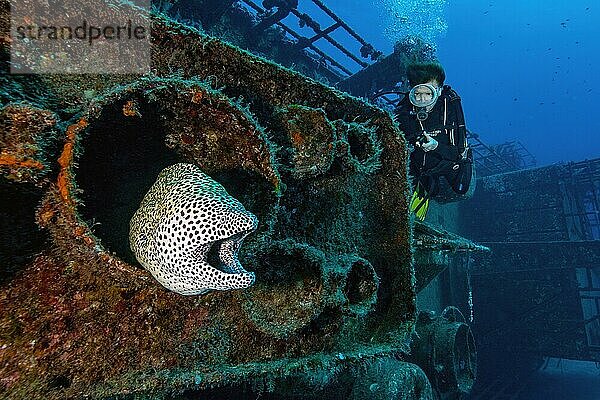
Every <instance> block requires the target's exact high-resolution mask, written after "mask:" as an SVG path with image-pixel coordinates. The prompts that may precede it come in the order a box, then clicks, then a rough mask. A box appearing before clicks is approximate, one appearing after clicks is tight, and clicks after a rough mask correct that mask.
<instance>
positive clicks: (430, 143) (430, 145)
mask: <svg viewBox="0 0 600 400" xmlns="http://www.w3.org/2000/svg"><path fill="white" fill-rule="evenodd" d="M423 135H425V137H426V138H427V141H426V142H425V143H421V149H423V151H424V152H426V153H427V152H428V151H432V150H435V149H437V147H438V142H437V140H435V139H434V138H432V137H431V136H429V134H428V133H427V132H425V133H423Z"/></svg>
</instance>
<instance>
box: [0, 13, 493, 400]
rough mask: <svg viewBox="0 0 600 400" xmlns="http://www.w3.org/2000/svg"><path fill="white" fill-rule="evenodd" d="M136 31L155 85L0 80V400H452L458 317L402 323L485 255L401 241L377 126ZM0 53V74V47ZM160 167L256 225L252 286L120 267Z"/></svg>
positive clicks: (169, 28)
mask: <svg viewBox="0 0 600 400" xmlns="http://www.w3.org/2000/svg"><path fill="white" fill-rule="evenodd" d="M7 5H8V3H7V2H3V3H2V15H0V19H1V20H2V21H8V18H9V17H8V6H7ZM72 7H74V8H77V7H78V5H77V2H73V3H72ZM120 7H123V6H120ZM115 10H116V11H114V12H116V13H118V12H119V8H118V7H115ZM149 17H150V18H151V19H152V22H153V25H152V26H153V28H152V29H153V31H152V48H151V50H152V61H153V74H151V75H146V76H126V75H121V76H93V75H92V76H76V75H36V76H19V75H14V76H11V75H4V76H3V77H2V81H3V90H2V92H1V93H0V99H1V100H2V109H1V110H0V125H1V126H2V134H1V135H2V136H0V146H1V148H0V149H1V152H0V171H1V173H2V175H1V176H2V180H1V181H0V185H1V186H2V201H1V207H2V209H1V210H0V222H1V223H2V235H4V236H3V239H6V240H4V241H3V243H2V246H6V248H3V249H2V250H3V251H2V261H3V269H2V271H1V273H2V276H1V279H0V282H1V284H2V290H1V292H0V305H1V306H0V393H2V395H3V396H6V397H9V398H40V399H42V398H43V399H49V398H65V397H68V398H80V397H89V398H115V397H119V398H140V397H144V396H147V397H156V396H163V397H174V396H178V395H182V394H186V395H190V396H191V395H193V394H200V395H209V394H211V393H213V394H215V393H221V394H224V393H229V394H231V393H235V394H236V396H242V395H248V394H249V393H250V394H251V393H267V394H269V395H270V396H273V397H277V398H286V396H294V395H295V394H297V393H298V392H299V391H302V392H306V390H307V389H309V388H310V390H311V392H313V393H314V396H315V398H320V397H322V396H323V393H327V394H328V396H329V397H331V398H336V396H337V398H357V399H359V398H360V399H364V398H373V399H383V398H403V399H423V400H424V399H433V398H435V397H434V396H438V397H439V396H442V397H443V396H447V397H450V396H454V395H456V394H459V393H467V392H468V391H469V390H470V389H471V387H472V385H473V381H474V378H475V374H476V353H475V348H474V338H473V336H472V334H471V331H470V328H469V326H468V324H467V323H466V322H467V321H465V320H464V319H461V318H459V317H457V315H456V314H455V313H452V312H447V313H444V314H442V315H434V314H428V313H424V314H419V315H417V308H416V294H417V292H418V291H420V290H421V289H422V288H424V287H425V286H426V285H427V283H428V282H430V281H431V280H432V279H433V278H434V277H435V276H436V275H438V274H439V273H440V272H441V271H443V270H444V269H446V268H447V266H448V265H449V264H450V263H451V262H452V260H453V259H454V258H456V257H462V256H463V255H464V254H470V252H479V251H485V250H486V249H485V248H484V247H482V246H479V245H476V244H474V243H472V242H470V241H468V240H465V239H464V238H461V237H459V236H456V235H452V234H449V233H447V232H445V231H443V230H441V229H437V228H434V227H432V226H429V225H425V224H419V225H417V226H416V227H414V230H413V222H412V221H411V219H410V216H409V213H408V207H407V201H408V194H409V193H410V184H409V181H408V179H407V173H406V171H407V168H406V154H407V149H406V143H405V140H404V137H403V135H402V133H401V132H400V131H399V130H398V128H397V126H396V125H395V123H394V122H393V121H392V119H391V117H390V114H388V113H387V112H385V111H383V110H381V109H379V108H377V107H374V106H373V105H371V104H369V103H367V102H365V101H363V100H361V99H358V98H356V97H352V96H351V95H348V94H347V93H344V92H341V91H339V90H336V89H332V88H330V87H328V86H326V85H324V84H322V83H319V82H317V81H315V80H313V79H310V78H307V77H305V76H304V75H301V74H300V73H298V72H295V71H292V70H290V69H286V68H285V67H282V66H280V65H278V64H275V63H273V62H271V61H268V60H266V59H264V58H260V57H257V56H255V55H252V54H250V53H248V52H245V51H243V50H241V49H240V48H238V47H235V46H233V45H231V44H228V43H225V42H223V41H221V40H219V39H216V38H214V37H211V36H207V35H205V34H202V33H200V32H199V31H198V30H196V29H193V28H190V27H188V26H186V25H184V24H181V23H179V22H176V21H174V20H172V19H170V18H167V17H165V16H164V15H163V14H160V13H155V12H153V13H151V14H150V15H149ZM215 18H216V17H215ZM3 26H6V25H3ZM2 57H3V58H2V62H3V63H4V67H6V65H7V63H8V58H7V57H8V50H7V43H6V42H4V43H3V47H2ZM174 71H175V72H174ZM177 162H188V163H193V164H195V165H197V166H198V167H200V168H201V169H202V171H204V172H205V173H206V174H208V175H210V176H211V177H212V178H213V179H214V180H216V181H217V182H219V183H220V184H222V185H223V186H224V187H225V188H226V189H227V192H228V193H230V194H231V195H232V196H234V197H235V198H236V199H238V200H239V201H240V202H241V203H242V204H243V205H244V206H245V207H246V209H248V210H249V211H250V212H252V213H253V214H254V215H256V216H257V217H258V220H259V223H258V229H257V231H256V232H254V233H253V234H252V235H250V236H248V237H247V238H246V240H245V243H244V246H243V247H242V249H241V252H240V259H241V261H242V263H243V264H244V265H245V266H246V268H247V269H248V270H250V271H253V272H255V273H256V276H257V281H256V283H255V284H254V286H252V287H251V288H249V289H246V290H240V291H231V292H211V293H208V294H205V295H202V296H195V297H184V296H180V295H177V294H175V293H172V292H168V291H166V290H165V289H163V288H162V287H161V286H160V285H159V284H158V283H157V282H155V281H154V280H153V278H152V277H151V276H150V274H149V273H148V272H147V271H145V270H143V269H142V268H141V267H140V266H139V264H138V263H137V262H136V261H135V258H134V257H133V254H132V253H131V250H130V249H129V244H128V241H127V237H128V229H129V220H130V219H131V216H132V215H133V213H134V212H135V210H136V209H137V207H138V206H139V203H140V201H141V199H142V197H143V196H144V194H145V193H146V192H147V190H148V188H149V187H150V186H151V185H152V183H153V182H154V181H155V180H156V176H157V175H158V173H159V171H160V170H162V169H163V168H164V167H166V166H169V165H172V164H174V163H177ZM16 203H19V207H17V205H16ZM17 209H18V210H20V211H18V212H17V211H16V210H17ZM5 227H6V228H5ZM38 227H41V228H42V229H41V230H40V229H38ZM24 238H27V239H26V240H24ZM415 271H416V272H415ZM434 393H437V395H436V394H434ZM398 396H401V397H398Z"/></svg>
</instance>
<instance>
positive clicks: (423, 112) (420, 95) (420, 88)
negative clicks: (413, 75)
mask: <svg viewBox="0 0 600 400" xmlns="http://www.w3.org/2000/svg"><path fill="white" fill-rule="evenodd" d="M441 92H442V89H441V88H439V89H438V88H436V87H435V86H433V85H432V84H430V83H421V84H419V85H416V86H415V87H413V88H412V89H411V90H410V92H409V93H408V99H409V100H410V102H411V103H412V104H413V105H414V106H415V107H416V108H417V110H416V115H417V119H418V120H419V121H424V120H426V119H427V117H428V116H429V109H430V107H432V106H433V105H434V104H435V102H436V101H437V99H438V97H440V93H441Z"/></svg>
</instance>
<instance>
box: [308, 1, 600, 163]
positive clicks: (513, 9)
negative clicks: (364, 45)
mask: <svg viewBox="0 0 600 400" xmlns="http://www.w3.org/2000/svg"><path fill="white" fill-rule="evenodd" d="M307 3H310V1H308V0H304V1H302V0H301V1H300V6H301V7H300V8H302V6H303V4H304V5H305V7H308V6H306V4H307ZM325 4H327V5H328V6H329V7H330V8H331V9H332V10H334V11H335V12H336V13H338V15H340V16H341V17H342V18H344V19H345V20H346V21H347V22H348V23H349V25H350V26H352V27H353V28H354V29H355V30H356V31H357V32H358V33H359V34H360V35H361V36H363V37H365V39H367V40H368V41H369V42H371V43H372V44H373V45H374V46H375V47H376V48H377V49H380V50H382V51H384V53H386V54H389V53H390V52H391V51H392V46H393V42H394V37H396V38H399V37H400V36H402V34H403V33H404V31H406V32H408V33H419V32H420V31H421V32H424V33H425V34H426V35H428V36H430V38H431V39H433V40H434V41H435V43H436V44H437V48H438V53H437V54H438V57H439V59H440V61H441V62H442V64H443V65H444V67H445V69H446V73H447V80H446V83H448V84H450V85H451V86H453V87H454V88H455V89H456V90H457V91H458V92H459V94H460V95H461V96H462V98H463V104H464V109H465V115H466V119H467V126H468V128H469V129H471V130H472V131H474V132H477V133H479V134H480V136H481V137H482V139H483V140H484V141H485V142H486V143H488V144H496V143H503V142H504V141H506V140H512V139H518V140H520V141H521V142H522V143H523V144H524V145H525V146H526V147H527V149H529V150H530V151H531V152H532V153H533V154H534V155H535V156H536V158H537V160H538V165H546V164H549V163H554V162H559V161H579V160H583V159H585V158H597V157H600V101H599V99H598V96H599V95H600V88H599V87H598V85H600V76H599V75H600V54H599V53H600V1H598V0H593V1H592V0H568V1H567V0H553V1H543V0H520V1H519V0H502V1H500V0H494V1H476V0H448V1H443V0H442V1H440V0H395V2H394V1H392V0H366V1H365V0H363V1H360V0H327V1H325ZM390 10H393V11H395V12H394V14H396V15H395V16H394V15H391V13H390ZM401 17H408V21H412V24H411V25H406V23H404V25H405V26H406V28H403V27H402V25H403V23H401V22H400V18H401ZM440 19H441V20H442V22H445V24H446V26H447V28H446V29H440V28H439V27H437V26H433V27H432V26H431V25H440V21H439V20H440ZM390 31H392V33H391V34H390ZM386 32H387V34H386Z"/></svg>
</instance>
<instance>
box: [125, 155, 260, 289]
mask: <svg viewBox="0 0 600 400" xmlns="http://www.w3.org/2000/svg"><path fill="white" fill-rule="evenodd" d="M257 227H258V218H256V216H255V215H254V214H252V213H251V212H249V211H247V210H246V209H245V208H244V206H243V205H242V204H241V203H240V202H239V201H238V200H236V199H234V198H233V197H231V196H230V195H229V194H228V193H227V192H226V191H225V188H223V186H221V185H220V184H219V183H218V182H216V181H214V180H213V179H212V178H211V177H209V176H208V175H206V174H205V173H203V172H202V171H201V170H200V169H199V168H198V167H197V166H195V165H193V164H183V163H180V164H175V165H172V166H170V167H167V168H165V169H164V170H163V171H162V172H161V173H160V174H159V176H158V179H157V180H156V182H155V183H154V185H153V186H152V187H151V188H150V190H149V191H148V193H146V196H145V197H144V199H143V200H142V203H141V204H140V208H139V209H138V210H137V211H136V213H135V214H134V216H133V218H132V219H131V221H130V233H129V241H130V245H131V250H132V251H133V253H134V254H135V256H136V258H137V259H138V261H139V262H140V264H142V265H143V266H144V268H146V269H147V270H148V271H150V273H152V275H153V276H154V277H155V278H156V279H157V280H158V281H159V282H160V283H161V284H162V285H163V286H164V287H166V288H167V289H169V290H172V291H174V292H177V293H179V294H183V295H194V294H202V293H206V292H207V291H209V290H233V289H244V288H247V287H249V286H251V285H252V284H253V283H254V279H255V276H254V273H252V272H247V271H246V270H245V269H244V268H243V267H242V265H241V264H240V262H239V260H238V252H239V250H240V247H241V246H242V242H243V240H244V238H245V237H246V236H248V234H250V233H251V232H254V231H255V230H256V228H257Z"/></svg>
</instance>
